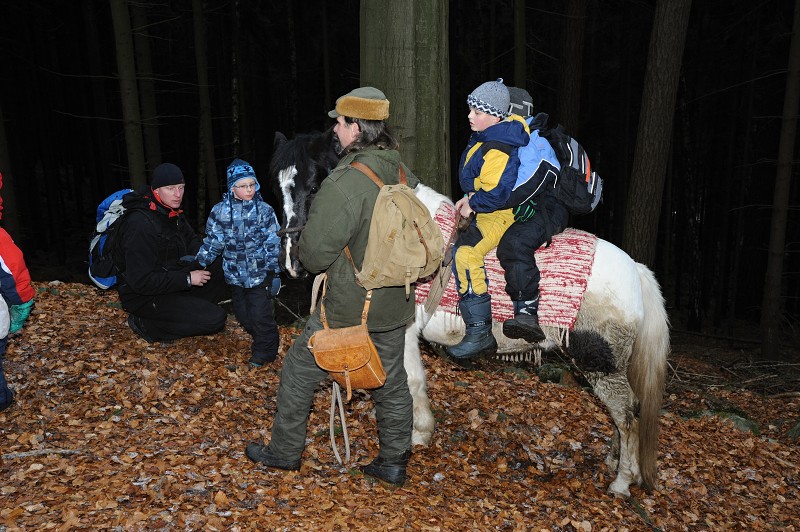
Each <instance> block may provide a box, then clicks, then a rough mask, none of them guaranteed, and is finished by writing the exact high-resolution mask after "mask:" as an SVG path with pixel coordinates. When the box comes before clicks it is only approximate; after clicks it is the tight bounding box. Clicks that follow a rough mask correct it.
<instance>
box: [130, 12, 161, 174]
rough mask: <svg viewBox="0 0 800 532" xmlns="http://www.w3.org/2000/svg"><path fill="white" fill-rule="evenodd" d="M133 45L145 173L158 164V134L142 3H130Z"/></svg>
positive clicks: (159, 152) (145, 13)
mask: <svg viewBox="0 0 800 532" xmlns="http://www.w3.org/2000/svg"><path fill="white" fill-rule="evenodd" d="M131 17H132V20H133V44H134V48H135V50H136V66H137V72H138V73H139V102H140V104H141V109H142V134H143V136H144V153H145V157H146V160H147V170H148V173H150V172H152V171H153V169H154V168H155V167H156V166H158V165H159V164H161V137H160V136H159V133H158V107H157V106H156V89H155V82H154V79H153V62H152V60H151V59H152V54H151V52H150V32H149V31H148V29H147V27H148V23H147V12H146V11H145V8H144V6H143V5H142V4H137V3H135V2H134V3H133V4H131Z"/></svg>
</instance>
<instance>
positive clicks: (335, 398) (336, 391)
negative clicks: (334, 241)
mask: <svg viewBox="0 0 800 532" xmlns="http://www.w3.org/2000/svg"><path fill="white" fill-rule="evenodd" d="M345 252H346V253H347V256H348V257H350V250H349V249H347V247H345ZM350 262H351V263H352V262H353V259H352V258H350ZM354 268H355V266H354ZM320 283H321V284H322V297H321V298H320V302H319V319H320V321H321V322H322V326H323V327H324V328H325V329H329V328H330V327H329V326H328V319H327V318H326V317H325V293H326V292H327V289H328V273H327V272H325V273H321V274H319V275H317V277H316V278H315V279H314V286H313V289H312V295H311V312H312V313H313V312H314V305H315V304H316V302H317V292H318V291H319V285H320ZM371 302H372V290H367V297H366V299H365V300H364V308H363V309H362V311H361V323H362V325H364V326H365V327H366V324H367V314H369V306H370V303H371ZM349 389H350V387H349V386H348V390H349ZM347 400H348V401H349V400H350V397H348V398H347ZM337 407H338V410H339V421H340V422H341V426H342V437H343V439H344V449H345V459H344V461H345V462H349V461H350V436H349V435H348V433H347V420H346V419H345V412H344V402H343V401H342V392H341V389H340V387H339V383H338V382H336V381H333V387H332V389H331V409H330V412H329V413H330V419H329V421H328V429H329V432H330V439H331V449H332V450H333V455H334V456H335V457H336V460H337V461H338V462H339V463H340V464H341V463H343V462H342V457H341V456H340V455H339V447H338V446H337V445H336V426H335V418H336V410H337Z"/></svg>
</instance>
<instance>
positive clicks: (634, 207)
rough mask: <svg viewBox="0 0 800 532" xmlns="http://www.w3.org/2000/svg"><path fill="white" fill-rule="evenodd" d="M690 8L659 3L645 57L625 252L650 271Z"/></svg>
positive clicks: (685, 1)
mask: <svg viewBox="0 0 800 532" xmlns="http://www.w3.org/2000/svg"><path fill="white" fill-rule="evenodd" d="M691 4H692V2H691V0H658V2H657V3H656V10H655V17H654V20H653V30H652V34H651V38H650V49H649V51H648V56H647V69H646V72H645V80H644V90H643V94H642V109H641V112H640V114H639V129H638V133H637V136H636V151H635V153H634V158H633V167H632V169H631V176H630V188H629V190H628V201H627V207H626V217H625V230H624V237H623V247H624V249H626V250H627V251H628V253H630V255H631V256H632V257H633V258H634V260H636V261H638V262H641V263H644V264H647V265H651V266H652V265H653V260H654V258H655V250H656V241H657V236H658V217H659V212H660V211H661V197H662V194H663V189H664V177H665V174H666V161H667V156H668V154H669V147H670V139H671V135H672V122H673V118H674V114H675V95H676V93H677V89H678V80H679V75H680V68H681V59H682V57H683V47H684V43H685V41H686V28H687V26H688V23H689V10H690V8H691Z"/></svg>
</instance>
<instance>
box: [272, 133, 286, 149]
mask: <svg viewBox="0 0 800 532" xmlns="http://www.w3.org/2000/svg"><path fill="white" fill-rule="evenodd" d="M287 140H289V139H287V138H286V135H284V134H283V133H281V132H280V131H276V132H275V142H274V143H273V144H272V145H273V147H276V148H277V147H278V146H280V145H281V144H283V143H284V142H286V141H287Z"/></svg>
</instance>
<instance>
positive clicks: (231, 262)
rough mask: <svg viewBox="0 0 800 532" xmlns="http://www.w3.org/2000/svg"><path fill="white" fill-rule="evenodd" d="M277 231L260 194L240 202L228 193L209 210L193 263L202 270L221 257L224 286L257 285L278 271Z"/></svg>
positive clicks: (269, 210)
mask: <svg viewBox="0 0 800 532" xmlns="http://www.w3.org/2000/svg"><path fill="white" fill-rule="evenodd" d="M278 229H280V226H279V225H278V219H277V218H276V217H275V211H274V210H273V209H272V207H271V206H270V205H269V204H268V203H266V202H265V201H264V200H263V199H261V194H260V193H258V192H257V193H256V195H255V197H253V199H252V200H244V201H243V200H240V199H238V198H236V197H234V195H233V193H232V192H230V191H228V192H226V193H225V194H224V195H223V196H222V200H221V201H220V202H219V203H217V204H216V205H214V208H212V209H211V214H209V216H208V221H207V222H206V237H205V239H204V240H203V245H202V246H200V250H199V251H198V252H197V262H198V263H199V264H200V266H202V267H204V268H205V267H206V266H208V265H209V264H211V263H212V262H214V260H215V259H216V258H217V257H218V256H219V255H220V254H221V255H222V270H223V272H224V273H225V282H226V283H228V284H230V285H235V286H241V287H243V288H253V287H255V286H259V285H260V284H262V283H263V282H264V281H266V280H267V278H268V277H269V276H270V274H271V275H272V277H276V276H277V275H278V273H279V271H280V268H279V266H278V252H279V249H280V238H279V237H278V235H277V233H278Z"/></svg>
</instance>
